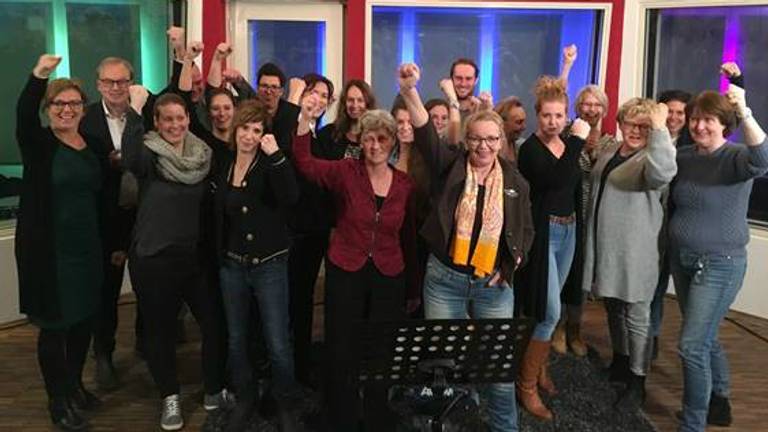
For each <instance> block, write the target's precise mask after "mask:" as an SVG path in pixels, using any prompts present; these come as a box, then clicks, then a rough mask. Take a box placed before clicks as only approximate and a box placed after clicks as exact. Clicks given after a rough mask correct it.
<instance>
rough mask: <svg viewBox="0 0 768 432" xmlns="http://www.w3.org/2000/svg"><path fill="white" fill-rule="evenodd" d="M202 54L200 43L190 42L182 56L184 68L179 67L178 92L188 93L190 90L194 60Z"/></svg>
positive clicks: (201, 44)
mask: <svg viewBox="0 0 768 432" xmlns="http://www.w3.org/2000/svg"><path fill="white" fill-rule="evenodd" d="M202 52H203V43H202V42H192V43H191V44H189V47H188V48H187V52H186V54H185V55H184V66H182V67H181V75H179V90H180V91H183V92H185V91H186V92H188V91H191V90H192V72H193V68H194V65H195V59H196V58H197V57H198V56H199V55H200V53H202Z"/></svg>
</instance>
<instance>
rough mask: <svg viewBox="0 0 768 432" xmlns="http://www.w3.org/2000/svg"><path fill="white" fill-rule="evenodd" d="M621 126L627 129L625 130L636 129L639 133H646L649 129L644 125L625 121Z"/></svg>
mask: <svg viewBox="0 0 768 432" xmlns="http://www.w3.org/2000/svg"><path fill="white" fill-rule="evenodd" d="M622 126H624V127H625V128H627V130H632V129H637V130H638V131H640V132H648V129H650V128H651V127H650V126H649V125H647V124H644V123H634V122H628V121H625V122H624V123H622Z"/></svg>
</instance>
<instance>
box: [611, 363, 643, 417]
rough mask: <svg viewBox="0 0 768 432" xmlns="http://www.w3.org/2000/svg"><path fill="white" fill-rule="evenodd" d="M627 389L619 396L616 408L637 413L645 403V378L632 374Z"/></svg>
mask: <svg viewBox="0 0 768 432" xmlns="http://www.w3.org/2000/svg"><path fill="white" fill-rule="evenodd" d="M630 375H631V376H630V378H629V381H627V388H625V389H624V391H623V392H621V394H620V395H619V398H618V399H617V400H616V404H615V405H614V407H615V408H616V409H617V410H620V411H627V412H629V411H635V410H637V409H639V408H641V407H642V406H643V404H644V403H645V376H643V375H635V374H633V373H631V372H630Z"/></svg>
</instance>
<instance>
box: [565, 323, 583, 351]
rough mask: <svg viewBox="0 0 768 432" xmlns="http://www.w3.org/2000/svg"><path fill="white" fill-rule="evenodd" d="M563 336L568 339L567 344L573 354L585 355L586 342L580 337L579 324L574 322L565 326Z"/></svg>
mask: <svg viewBox="0 0 768 432" xmlns="http://www.w3.org/2000/svg"><path fill="white" fill-rule="evenodd" d="M565 337H566V339H567V341H568V346H569V347H570V348H571V351H573V353H574V354H576V355H577V356H579V357H584V356H585V355H587V344H586V343H584V339H582V338H581V324H580V323H575V324H571V323H568V325H567V326H566V327H565Z"/></svg>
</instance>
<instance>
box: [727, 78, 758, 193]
mask: <svg viewBox="0 0 768 432" xmlns="http://www.w3.org/2000/svg"><path fill="white" fill-rule="evenodd" d="M726 97H727V98H728V101H729V102H730V103H731V104H732V105H733V106H734V109H735V110H736V115H737V116H738V117H739V118H740V119H741V121H742V130H743V131H744V142H745V143H746V144H747V149H748V150H749V151H748V152H747V156H746V157H743V158H740V159H739V167H738V169H739V171H740V172H741V173H742V174H744V175H745V176H746V177H747V178H751V177H756V176H759V175H762V174H765V172H766V170H768V144H767V143H766V135H765V132H764V131H763V128H762V127H760V124H759V123H757V120H755V117H754V116H753V115H752V110H751V109H750V108H749V107H747V100H746V92H745V91H744V89H743V88H740V87H737V86H735V85H733V84H730V85H729V86H728V92H727V93H726Z"/></svg>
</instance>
